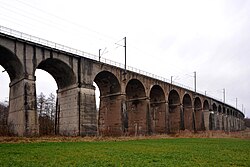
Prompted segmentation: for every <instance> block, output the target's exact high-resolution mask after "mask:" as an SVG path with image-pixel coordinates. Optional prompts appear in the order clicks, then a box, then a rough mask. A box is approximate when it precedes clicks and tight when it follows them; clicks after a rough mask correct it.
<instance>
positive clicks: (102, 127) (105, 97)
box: [94, 71, 123, 136]
mask: <svg viewBox="0 0 250 167" xmlns="http://www.w3.org/2000/svg"><path fill="white" fill-rule="evenodd" d="M94 82H95V83H96V85H97V86H98V88H99V90H100V104H99V113H98V133H99V135H104V136H116V135H121V134H122V133H123V132H122V130H121V129H122V127H123V125H122V123H121V122H122V121H121V120H122V114H121V109H122V107H123V105H122V98H120V97H121V85H120V82H119V81H118V79H117V77H116V76H115V75H114V74H113V73H111V72H109V71H101V72H99V73H98V74H97V75H96V76H95V78H94Z"/></svg>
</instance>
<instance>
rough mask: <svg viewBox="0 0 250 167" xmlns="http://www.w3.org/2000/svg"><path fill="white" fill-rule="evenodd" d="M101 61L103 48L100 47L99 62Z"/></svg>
mask: <svg viewBox="0 0 250 167" xmlns="http://www.w3.org/2000/svg"><path fill="white" fill-rule="evenodd" d="M100 61H101V49H99V62H100Z"/></svg>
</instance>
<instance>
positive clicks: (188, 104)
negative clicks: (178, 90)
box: [182, 94, 194, 130]
mask: <svg viewBox="0 0 250 167" xmlns="http://www.w3.org/2000/svg"><path fill="white" fill-rule="evenodd" d="M182 104H183V118H184V119H183V120H184V129H187V130H193V129H194V127H193V108H192V100H191V97H190V95H189V94H185V95H184V96H183V100H182Z"/></svg>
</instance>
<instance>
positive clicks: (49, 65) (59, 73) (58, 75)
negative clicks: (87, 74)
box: [37, 58, 76, 89]
mask: <svg viewBox="0 0 250 167" xmlns="http://www.w3.org/2000/svg"><path fill="white" fill-rule="evenodd" d="M37 69H42V70H44V71H46V72H48V73H49V74H50V75H52V77H53V78H54V79H55V81H56V83H57V86H58V89H63V88H66V87H68V86H71V85H73V84H75V83H76V76H75V74H74V71H73V69H72V68H70V67H69V66H68V65H67V64H66V63H64V62H63V61H61V60H58V59H53V58H48V59H46V60H44V61H42V62H41V63H40V64H39V65H38V66H37Z"/></svg>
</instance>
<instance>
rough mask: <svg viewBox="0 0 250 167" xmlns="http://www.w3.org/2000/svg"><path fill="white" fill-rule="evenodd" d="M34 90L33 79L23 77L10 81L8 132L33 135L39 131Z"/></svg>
mask: <svg viewBox="0 0 250 167" xmlns="http://www.w3.org/2000/svg"><path fill="white" fill-rule="evenodd" d="M35 90H36V89H35V81H34V80H33V79H27V78H23V79H21V80H18V81H13V82H11V83H10V96H9V106H10V108H9V115H8V126H9V128H10V133H14V134H16V135H18V136H33V135H37V134H38V133H39V126H38V116H37V112H36V93H35Z"/></svg>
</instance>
